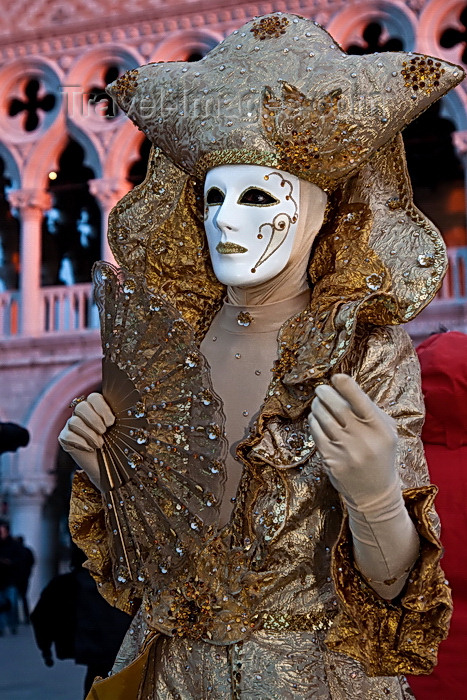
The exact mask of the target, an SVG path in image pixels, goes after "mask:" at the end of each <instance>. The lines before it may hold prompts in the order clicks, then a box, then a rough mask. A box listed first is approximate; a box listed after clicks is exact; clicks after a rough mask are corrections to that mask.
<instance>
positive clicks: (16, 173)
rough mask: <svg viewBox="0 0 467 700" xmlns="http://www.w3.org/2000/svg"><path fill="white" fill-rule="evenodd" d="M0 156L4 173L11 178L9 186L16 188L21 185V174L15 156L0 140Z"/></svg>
mask: <svg viewBox="0 0 467 700" xmlns="http://www.w3.org/2000/svg"><path fill="white" fill-rule="evenodd" d="M0 158H1V159H2V160H3V162H4V163H5V174H6V175H7V176H8V177H9V178H10V180H11V188H12V189H14V190H18V189H20V187H21V174H20V169H19V167H18V163H17V162H16V159H15V157H14V156H13V154H12V153H11V152H10V150H9V149H8V148H7V147H6V146H5V144H4V143H2V142H1V141H0Z"/></svg>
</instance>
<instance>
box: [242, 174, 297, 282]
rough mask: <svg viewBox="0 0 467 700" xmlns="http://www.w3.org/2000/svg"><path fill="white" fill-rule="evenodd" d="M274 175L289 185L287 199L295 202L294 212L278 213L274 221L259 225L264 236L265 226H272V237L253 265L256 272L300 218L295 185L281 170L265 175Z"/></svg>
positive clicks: (283, 184) (282, 185)
mask: <svg viewBox="0 0 467 700" xmlns="http://www.w3.org/2000/svg"><path fill="white" fill-rule="evenodd" d="M272 175H277V177H279V178H280V180H281V187H285V186H286V185H288V186H289V188H290V189H289V193H288V194H286V195H285V199H286V200H288V201H291V202H293V205H294V208H295V210H294V213H293V215H292V216H289V214H286V213H285V212H281V213H279V214H276V216H275V217H274V219H273V220H272V222H271V223H270V222H267V223H264V224H261V226H260V227H259V235H258V237H261V238H262V236H263V234H262V230H263V228H264V227H265V226H270V227H271V237H270V238H269V242H268V244H267V246H266V248H265V250H264V252H263V253H262V255H261V257H260V258H259V260H258V261H257V262H256V263H255V266H254V267H252V269H251V271H252V272H256V270H257V268H258V267H259V266H260V265H262V264H263V263H264V262H265V261H266V260H267V259H268V258H270V257H271V255H272V254H273V253H275V252H276V250H278V249H279V248H280V247H281V245H282V244H283V243H284V241H285V239H286V238H287V235H288V233H289V230H290V226H291V224H295V223H296V222H297V219H298V204H297V201H296V200H295V199H294V197H293V196H292V193H293V185H292V183H291V182H290V180H287V179H286V178H285V177H284V176H283V174H282V173H279V172H276V171H274V172H272V173H268V174H267V175H265V176H264V179H265V180H269V178H270V177H271V176H272Z"/></svg>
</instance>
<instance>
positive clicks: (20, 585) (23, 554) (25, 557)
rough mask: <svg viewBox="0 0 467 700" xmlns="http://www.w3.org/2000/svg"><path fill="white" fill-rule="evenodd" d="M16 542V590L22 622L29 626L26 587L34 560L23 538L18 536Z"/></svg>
mask: <svg viewBox="0 0 467 700" xmlns="http://www.w3.org/2000/svg"><path fill="white" fill-rule="evenodd" d="M15 539H16V541H17V542H18V551H19V560H18V566H17V570H16V588H17V589H18V598H19V601H21V607H22V614H23V622H24V624H25V625H28V624H29V603H28V587H29V579H30V578H31V572H32V567H33V566H34V562H35V558H34V553H33V551H32V549H30V548H29V547H26V545H25V544H24V538H23V537H22V536H21V535H19V536H18V537H16V538H15Z"/></svg>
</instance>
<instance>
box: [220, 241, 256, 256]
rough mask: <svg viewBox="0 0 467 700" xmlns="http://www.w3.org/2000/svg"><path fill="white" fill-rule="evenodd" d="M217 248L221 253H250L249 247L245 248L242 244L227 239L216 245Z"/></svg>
mask: <svg viewBox="0 0 467 700" xmlns="http://www.w3.org/2000/svg"><path fill="white" fill-rule="evenodd" d="M216 250H217V252H218V253H220V254H221V255H231V254H232V253H248V248H244V247H243V246H242V245H238V243H231V242H230V241H227V242H226V243H222V242H220V243H218V244H217V245H216Z"/></svg>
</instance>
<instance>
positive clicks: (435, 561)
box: [327, 327, 452, 675]
mask: <svg viewBox="0 0 467 700" xmlns="http://www.w3.org/2000/svg"><path fill="white" fill-rule="evenodd" d="M361 357H362V358H363V359H362V360H361V362H360V366H359V368H358V371H357V372H356V375H355V378H356V379H357V381H358V383H359V384H360V386H361V387H362V389H363V390H364V391H366V392H367V393H368V395H369V396H370V397H371V398H372V399H373V401H375V402H376V403H377V404H378V405H379V406H380V407H381V408H382V409H383V410H384V411H386V413H388V414H389V415H391V416H392V417H393V418H394V419H395V421H396V422H397V427H398V433H399V445H398V454H397V466H398V469H399V474H400V478H401V485H402V488H403V489H404V497H405V502H406V507H407V510H408V511H409V514H410V516H411V518H412V520H413V522H414V525H415V527H416V529H417V531H418V534H419V537H420V545H421V546H420V555H419V557H418V559H417V561H416V563H415V565H414V567H413V569H412V571H411V573H410V574H409V578H408V580H407V583H406V585H405V588H404V590H403V591H402V593H401V594H400V596H399V597H398V598H396V599H394V600H392V601H385V600H384V599H383V598H381V597H380V596H378V594H377V593H375V591H374V590H373V589H372V588H371V587H370V586H369V584H368V582H367V581H365V579H364V577H363V576H362V575H361V574H360V573H359V572H358V570H357V569H356V566H355V563H354V559H353V550H352V539H351V534H350V530H349V527H348V522H347V518H346V519H345V520H344V523H343V525H342V529H341V533H340V536H339V539H338V541H337V543H336V546H335V548H334V552H333V563H332V573H333V579H334V584H335V587H336V592H337V595H338V597H339V599H340V603H341V612H340V614H339V616H338V617H337V618H336V620H335V622H334V625H333V627H332V629H331V630H330V632H329V635H328V639H327V644H328V646H329V647H330V648H331V649H333V650H335V651H339V652H342V653H345V654H348V655H349V656H351V657H352V658H355V659H358V660H359V661H361V662H362V664H363V665H364V667H365V670H366V672H367V673H368V675H395V674H399V673H410V674H423V673H430V671H431V670H432V668H433V666H434V664H435V663H436V654H437V647H438V644H439V643H440V642H441V641H442V640H443V639H444V638H445V637H446V635H447V632H448V629H449V620H450V616H451V609H452V605H451V596H450V591H449V588H448V586H447V583H446V581H445V577H444V573H443V571H442V569H441V566H440V559H441V554H442V547H441V543H440V541H439V539H438V534H439V533H438V529H439V521H438V517H437V515H436V512H435V510H434V508H433V500H434V497H435V493H436V487H434V486H429V485H428V484H429V475H428V469H427V465H426V461H425V456H424V451H423V445H422V443H421V440H420V432H421V429H422V425H423V418H424V408H423V397H422V393H421V384H420V366H419V364H418V360H417V357H416V355H415V352H414V350H413V346H412V343H411V341H410V338H409V337H408V335H407V333H406V332H405V331H404V330H403V329H402V328H400V327H388V328H378V329H374V331H373V332H372V333H371V334H370V335H369V337H368V339H367V342H366V348H365V352H364V353H363V354H362V356H361Z"/></svg>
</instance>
